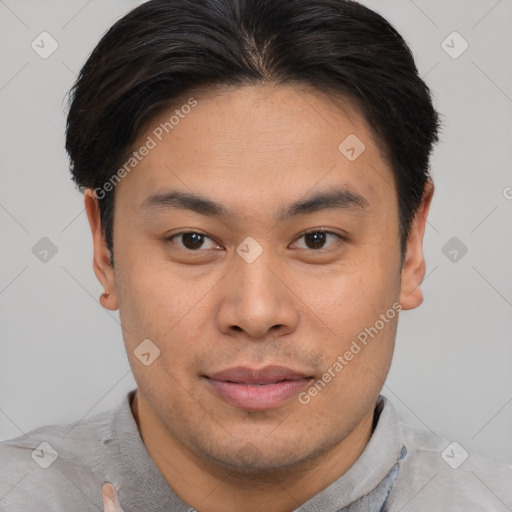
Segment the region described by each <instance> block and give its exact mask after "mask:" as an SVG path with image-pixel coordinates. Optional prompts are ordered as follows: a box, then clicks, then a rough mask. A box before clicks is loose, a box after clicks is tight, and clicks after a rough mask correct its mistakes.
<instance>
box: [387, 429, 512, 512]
mask: <svg viewBox="0 0 512 512" xmlns="http://www.w3.org/2000/svg"><path fill="white" fill-rule="evenodd" d="M400 430H401V433H402V437H403V441H404V445H405V447H406V449H407V455H406V456H405V458H404V460H403V461H402V465H401V467H400V470H399V473H398V477H397V480H396V482H395V485H394V486H393V489H392V491H391V494H390V499H389V505H390V508H389V512H393V511H394V510H402V512H409V511H414V512H422V511H425V512H426V511H429V512H430V511H432V510H439V511H442V510H449V511H450V512H459V511H460V512H462V511H464V512H466V511H468V510H471V511H472V512H473V511H475V512H477V511H478V512H479V511H481V512H484V511H485V512H490V511H501V510H503V511H507V510H512V465H510V464H507V463H506V462H504V461H499V460H494V459H492V458H490V457H487V456H485V455H483V454H480V453H477V452H471V451H470V450H467V449H466V448H465V447H464V446H462V445H461V444H459V443H458V442H456V441H450V440H448V439H446V438H444V437H442V436H439V435H437V434H435V433H434V432H430V431H428V430H422V429H418V428H415V427H411V426H409V425H406V424H405V423H402V422H400Z"/></svg>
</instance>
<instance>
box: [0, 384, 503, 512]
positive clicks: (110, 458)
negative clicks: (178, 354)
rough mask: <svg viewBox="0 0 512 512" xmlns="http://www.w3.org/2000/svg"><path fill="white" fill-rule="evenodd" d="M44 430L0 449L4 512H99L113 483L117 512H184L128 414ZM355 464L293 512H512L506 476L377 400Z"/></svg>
mask: <svg viewBox="0 0 512 512" xmlns="http://www.w3.org/2000/svg"><path fill="white" fill-rule="evenodd" d="M134 394H135V390H132V391H130V392H129V393H127V394H126V396H125V397H124V398H123V400H122V402H121V404H120V405H119V407H118V408H117V409H116V410H114V411H108V412H103V413H99V414H96V415H95V416H93V417H91V418H88V419H86V420H83V421H82V422H79V423H78V424H71V423H70V424H60V425H49V426H43V427H39V428H36V429H34V430H32V431H30V432H29V433H28V434H27V435H25V436H20V437H17V438H14V439H10V440H7V441H3V442H1V443H0V511H1V512H49V511H52V512H71V511H72V512H86V511H87V512H89V511H91V512H92V511H94V512H97V511H98V510H99V511H103V499H102V496H101V487H102V485H103V484H104V483H105V482H111V483H112V484H113V485H114V487H115V490H116V492H117V495H118V499H119V502H120V505H121V507H122V509H123V511H124V512H163V511H173V512H191V511H193V510H195V509H193V508H192V507H190V505H188V504H186V503H184V502H183V501H182V500H181V499H180V498H179V497H178V496H177V495H176V494H175V493H174V492H173V490H172V489H171V487H169V485H168V484H167V482H166V481H165V480H164V478H163V476H162V475H161V473H160V472H159V470H158V468H157V467H156V465H155V464H154V462H153V460H152V459H151V457H150V456H149V454H148V452H147V450H146V448H145V446H144V443H143V441H142V439H141V436H140V434H139V431H138V428H137V424H136V422H135V420H134V418H133V414H132V411H131V402H132V400H133V396H134ZM374 425H375V428H374V431H373V433H372V436H371V438H370V441H369V443H368V445H367V446H366V448H365V449H364V451H363V453H362V454H361V456H360V457H359V458H358V460H357V461H356V462H355V463H354V464H353V465H352V466H351V467H350V468H349V469H348V471H347V472H346V473H345V474H343V475H342V476H341V477H340V478H338V479H337V480H335V481H334V482H333V483H332V484H330V485H329V486H327V487H326V488H325V489H323V490H322V491H321V492H320V493H318V494H317V495H316V496H313V497H312V498H311V499H309V500H308V501H307V502H306V503H303V504H302V505H301V506H300V507H299V508H297V509H296V510H295V511H293V512H299V511H300V512H363V511H368V512H370V511H371V512H399V511H400V512H423V511H424V512H442V511H447V512H448V511H449V512H459V511H460V512H462V511H464V512H468V511H471V512H473V511H475V512H477V511H479V512H480V511H482V512H484V511H485V512H494V511H496V512H499V511H504V512H506V511H509V512H510V511H512V466H511V465H508V464H506V463H504V462H498V461H494V460H492V459H489V458H487V457H485V456H482V455H479V454H473V453H472V454H468V453H467V452H466V451H465V450H464V448H463V447H462V446H460V445H459V444H458V443H450V441H448V440H446V439H444V438H441V437H439V436H437V435H435V434H433V433H431V432H429V431H424V430H421V429H416V428H413V427H410V426H408V425H406V424H404V423H402V422H400V421H399V419H398V416H397V413H396V411H395V409H394V407H393V405H392V404H391V402H390V401H389V400H388V399H387V398H385V397H384V396H380V397H379V400H378V402H377V406H376V414H375V420H374Z"/></svg>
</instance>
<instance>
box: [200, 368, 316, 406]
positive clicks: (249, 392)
mask: <svg viewBox="0 0 512 512" xmlns="http://www.w3.org/2000/svg"><path fill="white" fill-rule="evenodd" d="M205 377H206V382H207V383H208V385H209V386H210V388H211V389H212V390H213V391H214V392H215V393H216V394H217V395H218V396H220V398H222V399H224V400H225V401H227V402H228V403H230V404H232V405H234V406H235V407H238V408H240V409H246V410H253V411H264V410H267V409H276V408H278V407H281V406H282V405H284V404H285V403H286V402H288V401H289V400H290V399H292V398H293V397H294V396H296V395H298V394H299V393H300V392H301V391H302V390H303V389H304V388H305V387H306V386H307V385H308V384H309V383H310V381H311V379H312V378H313V377H312V376H311V375H307V374H305V373H301V372H297V371H294V370H291V369H290V368H287V367H285V366H277V365H272V366H266V367H264V368H261V369H254V368H249V367H245V366H236V367H233V368H227V369H225V370H222V371H221V372H217V373H213V374H211V375H206V376H205Z"/></svg>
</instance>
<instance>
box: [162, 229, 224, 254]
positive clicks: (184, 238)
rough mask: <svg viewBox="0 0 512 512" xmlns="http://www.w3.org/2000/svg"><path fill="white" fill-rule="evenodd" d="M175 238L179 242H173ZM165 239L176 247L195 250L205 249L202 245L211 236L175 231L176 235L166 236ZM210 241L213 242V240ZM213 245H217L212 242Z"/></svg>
mask: <svg viewBox="0 0 512 512" xmlns="http://www.w3.org/2000/svg"><path fill="white" fill-rule="evenodd" d="M175 239H176V240H180V242H181V243H177V242H175ZM166 240H167V241H171V242H173V243H175V244H176V245H178V247H181V248H184V249H187V250H189V251H197V250H198V249H205V247H203V245H204V243H205V240H211V238H210V237H209V236H206V235H203V234H202V233H197V232H195V231H191V232H186V233H177V234H176V235H173V236H171V237H168V238H167V239H166ZM211 241H212V242H213V240H211ZM213 247H218V245H217V244H215V242H213Z"/></svg>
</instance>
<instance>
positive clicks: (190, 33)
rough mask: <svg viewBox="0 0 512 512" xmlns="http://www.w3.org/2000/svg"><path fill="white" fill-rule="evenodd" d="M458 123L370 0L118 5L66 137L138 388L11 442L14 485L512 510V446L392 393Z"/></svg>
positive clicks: (172, 499) (19, 506)
mask: <svg viewBox="0 0 512 512" xmlns="http://www.w3.org/2000/svg"><path fill="white" fill-rule="evenodd" d="M438 129H439V120H438V114H437V113H436V111H435V110H434V108H433V106H432V102H431V97H430V92H429V90H428V88H427V87H426V85H425V84H424V82H423V81H422V80H421V79H420V78H419V76H418V73H417V69H416V67H415V64H414V61H413V57H412V55H411V53H410V51H409V49H408V47H407V45H406V44H405V42H404V41H403V39H402V38H401V37H400V36H399V34H398V33H397V32H396V31H395V30H394V29H393V28H392V27H391V26H390V25H389V23H387V22H386V21H385V20H384V19H383V18H382V17H380V16H379V15H377V14H376V13H375V12H373V11H371V10H369V9H367V8H365V7H363V6H362V5H360V4H358V3H355V2H351V1H343V0H308V1H304V0H273V1H271V2H263V1H261V0H208V1H206V0H205V1H195V2H190V1H187V0H153V1H150V2H147V3H145V4H142V5H141V6H139V7H138V8H136V9H135V10H133V11H132V12H130V13H129V14H128V15H126V16H125V17H124V18H122V19H121V20H119V21H118V22H116V24H115V25H114V26H113V27H112V28H111V29H110V30H109V31H108V33H107V34H105V36H104V37H103V38H102V40H101V41H100V42H99V44H98V45H97V47H96V48H95V50H94V51H93V53H92V54H91V56H90V57H89V59H88V61H87V62H86V64H85V65H84V67H83V69H82V70H81V73H80V75H79V77H78V80H77V82H76V84H75V86H74V88H73V91H72V101H71V106H70V110H69V115H68V124H67V141H66V148H67V151H68V153H69V155H70V159H71V164H72V173H73V178H74V180H75V181H76V183H77V184H78V185H79V186H80V188H81V190H83V191H84V201H85V207H86V211H87V216H88V219H89V224H90V228H91V232H92V237H93V244H94V258H93V267H94V272H95V274H96V276H97V278H98V279H99V281H100V282H101V284H102V285H103V287H104V289H105V292H104V294H103V295H102V297H101V299H100V300H101V303H102V305H103V306H104V307H105V308H107V309H110V310H116V309H119V312H120V318H121V323H122V329H123V337H124V342H125V345H126V350H127V355H128V359H129V361H130V365H131V368H132V371H133V375H134V377H135V379H136V382H137V389H136V390H132V391H131V392H130V393H128V395H127V396H126V397H125V399H124V400H123V402H122V403H121V404H120V406H119V408H118V409H117V410H116V411H112V412H108V413H101V414H98V415H96V416H94V417H92V418H89V419H87V420H84V421H82V422H81V423H79V424H78V425H76V426H74V427H73V426H71V425H53V426H46V427H41V428H39V429H36V430H34V431H32V432H30V433H29V434H28V436H27V437H23V438H22V437H20V438H16V439H12V440H9V441H6V442H3V443H2V444H1V449H0V455H1V464H2V465H1V468H2V469H1V479H0V486H1V487H0V490H1V496H2V497H3V498H2V500H1V501H0V510H2V511H5V512H10V511H24V512H27V511H36V510H37V511H50V510H52V511H64V510H66V511H69V510H73V511H89V510H110V511H115V510H117V511H119V510H123V511H124V512H130V511H164V510H172V511H192V510H200V511H201V512H234V511H244V512H247V511H248V512H256V511H268V510H270V511H272V512H288V511H298V510H301V511H308V512H313V511H322V512H337V511H350V512H354V511H388V512H395V511H396V512H398V511H399V510H403V511H408V510H409V511H413V510H414V511H434V510H435V511H450V512H453V511H463V510H464V511H468V510H475V511H476V510H482V511H483V510H485V511H489V510H493V511H494V510H510V509H511V507H512V491H511V488H512V468H511V467H510V466H509V465H507V464H505V463H499V462H494V461H490V460H488V459H486V458H485V457H482V456H479V455H475V454H471V455H470V456H469V457H467V458H465V457H462V456H461V453H462V450H463V449H462V447H460V446H459V445H457V444H453V443H452V444H451V443H450V441H449V440H446V439H443V438H441V437H439V436H436V435H435V434H434V433H431V432H423V431H420V430H416V429H414V428H412V427H409V426H407V425H405V424H403V423H400V422H399V421H398V418H397V415H396V412H395V410H394V409H393V406H392V404H391V402H390V401H389V400H388V399H386V398H385V397H383V396H381V395H380V391H381V389H382V386H383V383H384V381H385V379H386V376H387V373H388V370H389V367H390V364H391V359H392V354H393V348H394V341H395V335H396V329H397V323H398V317H399V314H400V312H401V311H402V310H409V309H413V308H416V307H418V306H419V305H420V304H421V303H422V300H423V298H422V293H421V289H420V285H421V282H422V280H423V278H424V276H425V260H424V257H423V250H422V243H423V235H424V231H425V223H426V220H427V215H428V211H429V206H430V203H431V200H432V195H433V190H434V188H433V183H432V180H431V178H430V176H429V173H428V170H429V156H430V153H431V150H432V147H433V145H434V144H435V142H437V140H438V139H437V134H438ZM462 459H464V460H462ZM36 463H37V464H36Z"/></svg>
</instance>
